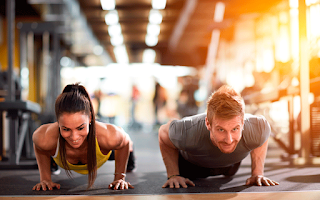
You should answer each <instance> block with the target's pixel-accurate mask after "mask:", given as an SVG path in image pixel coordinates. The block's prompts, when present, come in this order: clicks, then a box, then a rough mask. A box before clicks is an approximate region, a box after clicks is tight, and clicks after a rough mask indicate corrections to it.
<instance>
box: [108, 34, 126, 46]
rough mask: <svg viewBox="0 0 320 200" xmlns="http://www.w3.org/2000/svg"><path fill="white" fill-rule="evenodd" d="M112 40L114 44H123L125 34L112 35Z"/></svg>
mask: <svg viewBox="0 0 320 200" xmlns="http://www.w3.org/2000/svg"><path fill="white" fill-rule="evenodd" d="M110 41H111V44H112V45H113V46H119V45H122V44H123V36H122V35H117V36H114V37H111V39H110Z"/></svg>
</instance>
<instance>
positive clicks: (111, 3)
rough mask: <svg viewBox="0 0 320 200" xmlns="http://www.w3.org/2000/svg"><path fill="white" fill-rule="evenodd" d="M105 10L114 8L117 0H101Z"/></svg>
mask: <svg viewBox="0 0 320 200" xmlns="http://www.w3.org/2000/svg"><path fill="white" fill-rule="evenodd" d="M100 3H101V7H102V9H103V10H114V9H115V7H116V2H115V0H100Z"/></svg>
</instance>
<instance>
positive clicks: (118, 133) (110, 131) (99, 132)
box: [96, 121, 125, 149]
mask: <svg viewBox="0 0 320 200" xmlns="http://www.w3.org/2000/svg"><path fill="white" fill-rule="evenodd" d="M96 136H97V140H98V143H99V146H100V147H101V146H102V147H105V148H110V149H113V148H114V147H116V146H118V145H120V144H121V143H122V140H123V137H124V136H125V132H124V130H123V129H122V128H121V127H118V126H115V125H112V124H106V123H102V122H98V121H97V122H96Z"/></svg>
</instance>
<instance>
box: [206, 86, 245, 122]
mask: <svg viewBox="0 0 320 200" xmlns="http://www.w3.org/2000/svg"><path fill="white" fill-rule="evenodd" d="M244 107H245V105H244V101H243V99H242V97H241V95H240V94H239V93H237V92H236V91H235V90H234V89H233V88H232V87H230V86H228V85H223V86H221V87H220V88H219V89H218V90H217V91H215V92H214V93H212V94H211V96H210V97H209V99H208V101H207V118H208V121H209V123H210V125H211V123H212V120H213V119H214V118H216V117H217V118H219V119H231V118H233V117H235V116H240V117H241V118H242V120H243V119H244Z"/></svg>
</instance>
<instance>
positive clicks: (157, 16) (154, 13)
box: [149, 10, 162, 24]
mask: <svg viewBox="0 0 320 200" xmlns="http://www.w3.org/2000/svg"><path fill="white" fill-rule="evenodd" d="M149 22H150V23H151V24H161V22H162V15H161V13H160V12H159V10H150V14H149Z"/></svg>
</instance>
